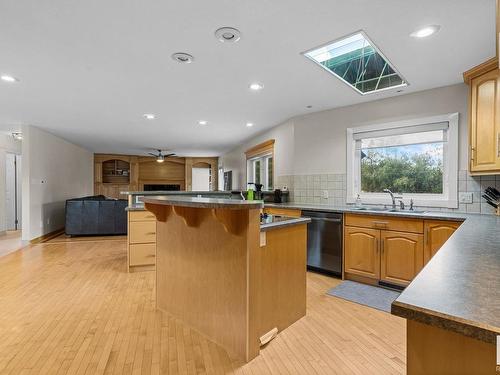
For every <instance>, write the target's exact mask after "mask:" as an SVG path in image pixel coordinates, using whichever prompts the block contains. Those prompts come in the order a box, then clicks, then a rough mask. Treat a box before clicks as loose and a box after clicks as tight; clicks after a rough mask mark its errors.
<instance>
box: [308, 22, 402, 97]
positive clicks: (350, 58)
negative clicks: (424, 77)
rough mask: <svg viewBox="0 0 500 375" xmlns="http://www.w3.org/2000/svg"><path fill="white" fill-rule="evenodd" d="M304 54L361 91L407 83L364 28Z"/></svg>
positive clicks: (372, 90)
mask: <svg viewBox="0 0 500 375" xmlns="http://www.w3.org/2000/svg"><path fill="white" fill-rule="evenodd" d="M304 55H305V56H306V57H307V58H309V59H311V60H312V61H314V62H315V63H317V64H319V65H320V66H321V67H322V68H324V69H326V70H327V71H328V72H330V73H332V74H333V75H335V76H336V77H337V78H340V79H341V80H342V81H344V82H345V83H347V84H348V85H349V86H351V87H353V88H354V89H355V90H356V91H358V92H359V93H360V94H362V95H364V94H369V93H374V92H377V91H381V90H387V89H391V88H396V87H404V86H407V85H408V83H407V82H406V80H405V79H404V78H403V77H402V76H401V74H399V73H398V72H397V71H396V69H395V68H394V67H393V66H392V65H391V63H389V61H387V59H386V58H385V56H384V55H382V53H381V52H380V51H379V50H378V49H377V47H375V45H374V44H373V43H372V42H371V41H370V40H369V39H368V37H367V36H366V34H365V33H364V32H362V31H359V32H357V33H355V34H353V35H350V36H347V37H345V38H342V39H340V40H337V41H335V42H331V43H328V44H327V45H325V46H322V47H319V48H315V49H313V50H311V51H308V52H305V53H304Z"/></svg>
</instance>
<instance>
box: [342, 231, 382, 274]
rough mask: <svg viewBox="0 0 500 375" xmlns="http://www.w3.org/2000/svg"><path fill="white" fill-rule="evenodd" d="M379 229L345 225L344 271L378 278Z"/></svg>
mask: <svg viewBox="0 0 500 375" xmlns="http://www.w3.org/2000/svg"><path fill="white" fill-rule="evenodd" d="M379 239H380V231H379V230H377V229H369V228H357V227H345V231H344V258H345V260H344V261H345V266H344V271H345V272H347V273H351V274H354V275H359V276H364V277H367V278H371V279H376V280H378V279H379V277H380V255H379Z"/></svg>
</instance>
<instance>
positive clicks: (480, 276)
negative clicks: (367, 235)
mask: <svg viewBox="0 0 500 375" xmlns="http://www.w3.org/2000/svg"><path fill="white" fill-rule="evenodd" d="M266 206H267V207H279V208H294V209H301V210H314V211H330V212H343V213H346V212H347V213H356V214H369V215H384V216H401V217H414V218H422V219H438V220H460V221H463V223H462V225H461V226H460V227H459V228H458V229H457V230H456V231H455V233H454V234H453V235H452V236H451V237H450V238H449V239H448V241H447V242H446V243H445V244H444V245H443V247H442V248H441V249H440V250H439V251H438V252H437V254H436V255H435V256H434V257H433V258H432V259H431V260H430V261H429V263H427V265H426V266H425V267H424V268H423V269H422V271H420V273H419V274H418V275H417V276H416V277H415V279H414V280H413V281H412V282H411V283H410V285H409V286H408V287H406V289H405V290H404V291H403V292H402V293H401V295H400V296H399V297H398V298H397V299H396V300H395V301H394V302H393V304H392V314H393V315H397V316H400V317H402V318H406V319H411V320H415V321H418V322H421V323H425V324H429V325H432V326H436V327H438V328H442V329H447V330H450V331H454V332H457V333H460V334H463V335H465V336H468V337H472V338H475V339H478V340H482V341H485V342H488V343H496V336H497V335H500V217H498V216H495V215H479V214H463V213H448V212H425V213H420V214H416V213H413V214H412V213H408V212H404V213H403V212H374V211H369V210H366V211H359V210H357V209H355V208H354V207H352V206H350V207H349V206H347V207H337V206H328V205H308V204H300V203H298V204H294V203H286V204H272V205H266Z"/></svg>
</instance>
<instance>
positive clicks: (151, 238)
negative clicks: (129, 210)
mask: <svg viewBox="0 0 500 375" xmlns="http://www.w3.org/2000/svg"><path fill="white" fill-rule="evenodd" d="M128 236H129V243H148V242H156V221H132V222H130V225H129V228H128Z"/></svg>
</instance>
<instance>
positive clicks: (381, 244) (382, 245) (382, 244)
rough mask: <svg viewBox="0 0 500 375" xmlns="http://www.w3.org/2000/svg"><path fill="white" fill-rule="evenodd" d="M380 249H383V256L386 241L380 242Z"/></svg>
mask: <svg viewBox="0 0 500 375" xmlns="http://www.w3.org/2000/svg"><path fill="white" fill-rule="evenodd" d="M380 247H381V248H382V254H383V253H384V239H383V238H382V239H381V240H380Z"/></svg>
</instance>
